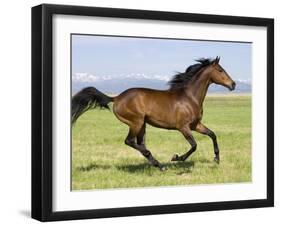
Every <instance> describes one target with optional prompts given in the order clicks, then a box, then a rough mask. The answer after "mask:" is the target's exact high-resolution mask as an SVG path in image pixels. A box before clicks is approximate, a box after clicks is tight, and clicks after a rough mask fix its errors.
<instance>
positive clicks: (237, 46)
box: [72, 35, 252, 80]
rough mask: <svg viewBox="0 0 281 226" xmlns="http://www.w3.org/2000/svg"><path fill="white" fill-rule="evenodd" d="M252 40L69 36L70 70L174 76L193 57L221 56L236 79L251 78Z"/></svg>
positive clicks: (113, 74)
mask: <svg viewBox="0 0 281 226" xmlns="http://www.w3.org/2000/svg"><path fill="white" fill-rule="evenodd" d="M251 45H252V44H251V43H237V42H214V41H192V40H170V39H149V38H126V37H109V36H92V35H72V73H73V74H75V73H89V74H94V75H98V76H104V75H110V76H118V75H126V74H132V73H143V74H146V75H154V74H158V75H171V76H172V75H173V74H175V72H182V71H185V69H186V68H187V67H188V66H189V65H191V64H194V63H195V62H194V59H198V58H201V57H212V58H214V57H216V56H220V57H221V61H220V64H221V66H222V67H223V68H224V69H225V70H226V71H227V72H228V73H229V75H230V76H231V77H232V78H233V79H235V80H238V79H242V80H251V70H252V69H251V58H252V57H251V54H252V53H251V51H252V50H251Z"/></svg>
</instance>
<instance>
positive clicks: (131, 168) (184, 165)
mask: <svg viewBox="0 0 281 226" xmlns="http://www.w3.org/2000/svg"><path fill="white" fill-rule="evenodd" d="M163 166H165V167H166V168H167V170H168V171H169V170H180V171H179V172H178V173H177V174H183V173H190V172H191V169H192V168H193V167H194V161H188V162H170V163H165V164H163ZM113 167H116V169H117V170H120V171H124V172H129V173H138V172H143V171H151V170H158V169H157V168H156V167H154V166H151V165H149V163H145V162H144V163H139V164H126V165H117V166H114V165H102V164H94V163H91V164H89V165H87V166H79V167H77V168H76V169H77V170H78V171H81V172H89V171H91V170H97V169H103V170H107V169H111V168H113Z"/></svg>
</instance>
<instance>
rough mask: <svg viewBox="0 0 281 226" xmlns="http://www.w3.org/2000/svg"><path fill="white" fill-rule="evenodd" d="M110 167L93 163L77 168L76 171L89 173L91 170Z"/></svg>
mask: <svg viewBox="0 0 281 226" xmlns="http://www.w3.org/2000/svg"><path fill="white" fill-rule="evenodd" d="M111 167H112V166H110V165H98V164H94V163H91V164H89V165H87V166H79V167H77V170H79V171H82V172H89V171H91V170H95V169H104V170H106V169H110V168H111Z"/></svg>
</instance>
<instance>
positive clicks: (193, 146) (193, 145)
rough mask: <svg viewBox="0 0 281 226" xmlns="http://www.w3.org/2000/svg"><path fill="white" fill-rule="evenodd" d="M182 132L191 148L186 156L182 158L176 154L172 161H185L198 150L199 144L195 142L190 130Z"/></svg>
mask: <svg viewBox="0 0 281 226" xmlns="http://www.w3.org/2000/svg"><path fill="white" fill-rule="evenodd" d="M181 132H182V134H183V135H184V137H185V139H186V140H187V141H188V142H189V143H190V145H191V148H190V149H189V150H188V152H186V153H185V154H183V155H181V156H179V155H177V154H175V155H174V156H173V157H172V159H171V161H185V160H186V159H187V158H188V157H189V156H190V155H191V154H192V153H193V152H195V150H196V148H197V143H196V141H195V140H194V138H193V136H192V134H191V131H190V129H182V130H181Z"/></svg>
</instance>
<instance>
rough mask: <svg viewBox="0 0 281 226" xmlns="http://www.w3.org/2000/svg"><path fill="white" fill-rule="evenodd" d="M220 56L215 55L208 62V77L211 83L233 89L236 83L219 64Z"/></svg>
mask: <svg viewBox="0 0 281 226" xmlns="http://www.w3.org/2000/svg"><path fill="white" fill-rule="evenodd" d="M219 61H220V58H219V57H216V59H214V60H213V62H212V63H211V64H210V67H211V73H210V78H211V81H212V82H213V83H216V84H218V85H222V86H225V87H227V88H228V89H229V90H231V91H232V90H234V89H235V86H236V83H235V82H234V81H233V80H232V79H231V77H230V76H229V75H228V74H227V72H226V71H225V70H224V69H223V68H222V66H220V64H219Z"/></svg>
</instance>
